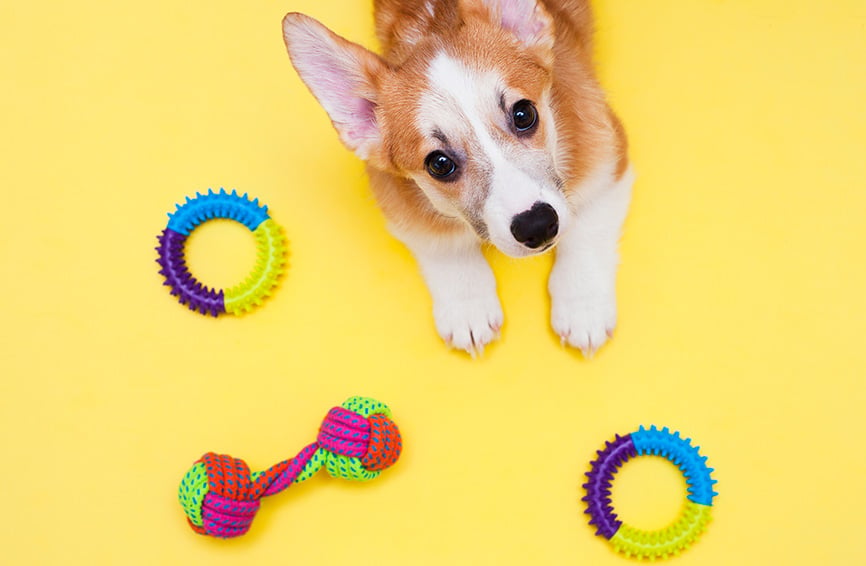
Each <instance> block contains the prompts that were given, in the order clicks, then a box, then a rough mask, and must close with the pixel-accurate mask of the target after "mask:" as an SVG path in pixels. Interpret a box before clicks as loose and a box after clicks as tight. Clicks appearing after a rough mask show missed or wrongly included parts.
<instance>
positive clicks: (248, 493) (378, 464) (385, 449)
mask: <svg viewBox="0 0 866 566" xmlns="http://www.w3.org/2000/svg"><path fill="white" fill-rule="evenodd" d="M402 449H403V442H402V439H401V437H400V430H399V429H398V428H397V425H396V424H394V422H393V421H392V420H391V410H390V409H389V408H388V406H387V405H385V404H384V403H380V402H379V401H376V400H375V399H370V398H367V397H351V398H349V399H348V400H346V402H345V403H343V404H342V405H340V406H339V407H334V408H333V409H331V410H330V411H329V412H328V414H327V416H326V417H325V420H324V422H322V425H321V426H320V427H319V435H318V438H317V439H316V441H315V442H314V443H312V444H310V445H308V446H307V447H305V448H304V449H303V450H301V451H300V452H299V453H298V455H297V456H295V457H294V458H291V459H288V460H284V461H282V462H280V463H279V464H276V465H274V466H272V467H271V468H269V469H267V470H265V471H263V472H250V468H249V466H247V464H246V462H244V461H243V460H240V459H238V458H233V457H231V456H226V455H220V454H215V453H213V452H209V453H207V454H205V455H204V456H202V457H201V458H200V459H199V460H198V461H196V462H195V464H193V466H192V468H191V469H190V470H189V471H188V472H187V473H186V475H184V477H183V479H182V480H181V482H180V489H179V492H178V499H179V500H180V504H181V506H182V507H183V509H184V512H185V513H186V516H187V521H188V522H189V525H190V526H191V527H192V529H193V530H194V531H195V532H197V533H199V534H202V535H210V536H215V537H220V538H232V537H237V536H240V535H242V534H244V533H246V532H247V531H248V530H249V528H250V525H251V524H252V522H253V518H254V517H255V516H256V512H257V511H258V510H259V501H260V499H261V498H262V497H264V496H266V495H273V494H275V493H279V492H281V491H283V490H284V489H287V488H288V487H289V486H291V485H292V484H293V483H300V482H302V481H304V480H306V479H308V478H310V477H312V476H313V475H314V474H315V473H316V472H317V471H319V470H320V469H321V468H322V467H325V469H326V470H327V471H328V473H329V474H330V475H331V476H333V477H335V478H344V479H349V480H357V481H369V480H372V479H374V478H376V477H377V476H378V475H379V474H380V473H381V471H382V470H384V469H386V468H388V467H390V466H392V465H393V464H394V463H395V462H396V461H397V459H398V458H399V457H400V452H401V451H402Z"/></svg>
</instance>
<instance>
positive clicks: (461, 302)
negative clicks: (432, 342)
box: [433, 293, 504, 357]
mask: <svg viewBox="0 0 866 566" xmlns="http://www.w3.org/2000/svg"><path fill="white" fill-rule="evenodd" d="M433 317H434V319H435V321H436V330H437V331H438V332H439V336H441V337H442V339H443V340H445V343H446V344H448V345H449V346H450V347H452V348H456V349H459V350H464V351H466V352H468V353H469V355H471V356H472V357H475V356H477V355H479V354H481V353H483V352H484V346H486V345H487V344H489V343H490V342H492V341H493V340H495V339H496V338H498V337H499V331H500V329H501V328H502V321H503V318H504V317H503V315H502V306H501V305H500V304H499V299H498V298H497V297H496V294H495V293H493V294H492V295H487V296H476V297H466V298H461V299H455V298H452V299H449V300H440V301H438V302H437V303H436V304H435V305H434V308H433Z"/></svg>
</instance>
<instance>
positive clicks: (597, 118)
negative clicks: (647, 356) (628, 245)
mask: <svg viewBox="0 0 866 566" xmlns="http://www.w3.org/2000/svg"><path fill="white" fill-rule="evenodd" d="M374 13H375V24H376V35H377V37H378V39H379V42H380V44H381V46H382V49H383V55H382V56H379V55H377V54H375V53H373V52H371V51H369V50H367V49H366V48H364V47H362V46H360V45H358V44H355V43H352V42H350V41H347V40H346V39H344V38H342V37H340V36H338V35H336V34H335V33H333V32H332V31H330V30H329V29H327V28H326V27H325V26H323V25H322V24H321V23H319V22H318V21H316V20H314V19H312V18H310V17H308V16H305V15H303V14H298V13H289V14H287V15H286V17H285V18H284V20H283V37H284V39H285V43H286V48H287V50H288V53H289V57H290V59H291V62H292V64H293V65H294V68H295V70H296V71H297V73H298V75H299V76H300V78H301V80H302V81H303V82H304V83H305V84H306V85H307V87H308V88H309V90H310V91H311V93H312V94H313V96H314V97H315V98H316V99H317V100H318V102H319V103H320V104H321V106H322V107H323V108H324V109H325V111H326V112H327V114H328V116H329V117H330V119H331V122H332V123H333V125H334V128H335V129H336V130H337V133H338V134H339V137H340V139H341V140H342V142H343V144H344V145H345V146H346V147H347V148H348V149H350V150H351V151H353V152H354V153H355V154H356V155H357V156H358V157H359V158H361V159H362V160H364V161H365V162H366V167H367V173H368V175H369V178H370V185H371V188H372V191H373V194H374V195H375V197H376V200H377V202H378V204H379V206H380V208H381V209H382V211H383V213H384V215H385V217H386V219H387V221H388V226H389V230H390V231H391V232H392V233H393V234H394V236H396V238H398V239H399V240H400V241H402V242H403V243H404V244H405V245H406V246H407V247H408V248H409V250H411V252H412V254H413V255H414V257H415V259H416V260H417V263H418V264H419V266H420V270H421V273H422V275H423V277H424V280H425V282H426V284H427V287H428V288H429V291H430V294H431V296H432V300H433V316H434V319H435V323H436V329H437V331H438V333H439V335H440V336H441V337H442V338H443V339H444V340H445V342H446V343H447V344H449V345H450V346H451V347H453V348H457V349H460V350H465V351H466V352H469V353H470V354H472V355H473V356H474V355H476V354H479V353H481V352H482V351H483V349H484V347H485V345H487V344H489V343H490V342H491V341H493V340H494V339H495V338H497V337H498V336H499V332H500V329H501V327H502V324H503V313H502V307H501V305H500V302H499V298H498V296H497V291H496V281H495V279H494V276H493V272H492V270H491V268H490V266H489V264H488V263H487V261H486V259H485V258H484V256H483V254H482V245H483V244H485V243H492V244H493V246H495V247H496V248H498V249H499V250H500V251H501V252H503V253H504V254H506V255H508V256H511V257H525V256H531V255H534V254H540V253H544V252H546V251H548V250H550V249H552V248H554V247H555V248H556V251H555V253H556V257H555V261H554V265H553V268H552V270H551V273H550V276H549V280H548V290H549V293H550V297H551V325H552V327H553V330H554V331H555V332H556V334H557V335H558V336H559V337H560V338H561V340H562V343H563V344H567V345H569V346H571V347H574V348H577V349H579V350H581V351H582V352H583V355H584V356H586V357H591V356H592V355H593V354H594V353H595V351H596V350H597V349H598V348H600V347H601V346H602V345H603V344H604V343H605V342H606V341H607V340H608V339H609V338H611V337H612V335H613V331H614V327H615V325H616V320H617V306H616V296H615V286H616V272H617V267H618V263H619V259H618V244H619V239H620V234H621V231H622V225H623V222H624V221H625V217H626V214H627V210H628V207H629V202H630V200H631V187H632V183H633V180H634V173H633V170H632V167H631V166H630V163H629V159H628V154H627V150H628V147H627V141H626V135H625V132H624V130H623V127H622V125H621V123H620V121H619V119H618V118H617V116H616V115H615V114H614V112H613V111H612V110H611V108H610V107H609V105H608V104H607V102H606V100H605V95H604V92H603V91H602V89H601V87H600V85H599V83H598V80H597V78H596V75H595V71H594V68H593V60H592V57H593V45H592V34H593V20H592V14H591V11H590V7H589V2H588V0H375V1H374Z"/></svg>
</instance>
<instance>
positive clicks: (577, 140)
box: [368, 0, 628, 234]
mask: <svg viewBox="0 0 866 566" xmlns="http://www.w3.org/2000/svg"><path fill="white" fill-rule="evenodd" d="M426 4H427V2H425V0H376V1H375V2H374V6H375V18H376V33H377V36H378V38H379V41H380V43H381V45H382V48H383V59H384V62H385V65H384V67H385V69H379V71H378V72H379V73H382V74H380V76H378V77H376V79H374V80H377V82H378V86H379V87H380V92H379V95H378V96H379V99H378V100H377V119H378V120H379V122H380V127H381V129H382V131H383V134H384V135H383V139H384V144H383V147H382V149H381V152H380V153H379V154H378V155H376V156H372V157H371V159H370V161H369V163H368V172H369V174H370V179H371V185H372V188H373V192H374V194H375V196H376V198H377V200H378V201H379V203H380V206H381V207H382V209H383V212H384V213H385V215H386V216H387V217H388V218H389V220H391V221H392V222H394V223H396V224H398V225H400V226H402V227H404V228H411V229H412V230H413V231H417V230H427V231H429V232H432V233H438V234H442V233H447V232H452V231H457V230H461V229H463V224H462V222H460V221H459V220H456V219H452V218H448V217H445V216H443V215H442V214H440V213H439V212H437V211H436V210H435V209H434V208H433V207H432V205H431V204H430V202H429V201H428V200H427V198H426V197H425V196H424V195H423V193H422V192H421V190H420V189H419V188H418V187H417V186H416V185H415V183H414V182H413V181H412V180H411V179H409V178H408V177H407V175H406V172H407V170H420V169H421V168H422V167H423V158H424V155H426V153H427V152H428V151H430V150H432V149H435V148H432V147H429V146H425V142H424V137H423V136H422V134H421V133H420V132H418V131H417V129H416V128H414V127H413V126H412V125H411V124H407V118H408V117H411V116H413V115H414V114H415V108H416V104H417V102H418V99H419V98H420V97H421V95H422V94H423V91H424V87H425V86H426V81H427V79H426V76H425V71H426V69H427V65H428V63H429V61H430V59H431V58H432V57H433V56H434V55H435V54H436V53H438V52H439V51H441V50H445V51H446V52H448V53H449V54H453V55H456V56H458V57H459V58H460V59H462V60H463V61H465V62H466V63H467V64H471V65H473V66H476V67H479V68H495V69H497V70H498V71H499V72H500V73H502V75H503V76H504V78H505V80H506V82H507V83H508V84H513V85H520V87H521V88H522V89H524V90H528V91H530V92H532V91H535V92H536V93H537V96H540V95H541V92H540V91H541V90H543V89H544V88H545V87H547V86H549V87H550V92H551V106H552V108H553V112H554V116H555V120H556V128H557V134H558V139H559V147H560V148H561V149H560V155H559V163H558V167H559V169H560V170H559V171H558V173H559V175H560V176H561V178H562V180H563V181H564V190H565V191H566V192H568V191H569V190H573V188H574V187H576V186H578V185H579V182H580V180H582V179H583V178H584V177H585V176H586V175H587V174H588V173H589V172H590V171H591V170H592V169H593V167H594V166H596V165H597V164H598V163H599V161H600V160H602V159H605V158H606V156H607V155H609V154H610V151H611V150H613V151H614V152H615V154H616V156H617V157H618V165H617V176H620V175H621V174H622V173H623V172H624V171H625V170H626V167H627V166H628V161H627V157H626V152H627V144H626V138H625V134H624V131H623V128H622V126H621V124H620V122H619V120H618V119H617V117H616V115H615V114H614V113H613V111H612V110H611V109H610V108H609V107H608V105H607V104H606V102H605V99H604V94H603V92H602V90H601V87H600V86H599V84H598V81H597V79H596V77H595V73H594V71H593V61H592V56H593V54H592V33H593V22H592V17H591V13H590V9H589V6H588V2H587V1H586V0H543V2H542V4H543V5H544V7H545V8H546V10H547V12H548V13H549V14H550V16H551V18H552V19H553V21H554V26H555V43H554V46H553V61H552V62H551V61H544V60H543V58H542V57H541V56H539V55H538V54H536V53H532V52H529V51H528V50H521V49H518V48H517V47H516V46H515V45H514V42H513V41H509V40H508V38H507V37H506V36H505V34H506V32H504V31H503V30H501V29H500V28H498V26H494V25H490V23H489V17H488V16H487V14H486V13H484V9H483V8H482V7H480V6H479V5H478V3H473V2H457V1H454V0H452V1H442V0H440V1H437V2H435V3H434V4H433V5H434V6H435V15H434V16H431V15H430V14H429V13H428V12H427V10H426V8H425V5H426ZM383 71H384V73H383ZM371 78H372V77H371ZM546 83H549V84H546ZM536 100H537V98H536ZM542 126H543V124H542ZM543 136H544V132H539V133H538V135H537V136H536V137H537V138H538V139H543Z"/></svg>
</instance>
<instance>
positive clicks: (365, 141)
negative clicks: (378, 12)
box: [291, 41, 379, 151]
mask: <svg viewBox="0 0 866 566" xmlns="http://www.w3.org/2000/svg"><path fill="white" fill-rule="evenodd" d="M322 47H326V48H325V49H323V48H322ZM328 48H330V49H328ZM291 53H292V59H293V61H294V63H295V66H296V68H297V70H298V73H299V74H300V75H301V78H302V79H303V80H304V82H305V83H306V84H307V86H308V87H309V88H310V90H311V91H312V92H313V94H314V95H315V96H316V98H317V99H318V100H319V103H320V104H321V105H322V106H323V107H324V109H325V111H326V112H327V113H328V115H329V116H330V117H331V120H332V121H333V122H334V126H335V127H336V128H337V131H338V132H339V133H340V137H341V138H342V140H343V142H344V143H345V144H346V145H347V146H349V148H350V149H352V150H353V151H357V150H359V149H361V148H363V147H364V146H367V145H369V144H370V142H375V141H377V139H378V135H379V130H378V126H377V125H376V115H375V108H376V105H375V104H374V103H373V101H372V100H368V99H367V98H365V97H364V96H363V94H359V93H364V92H365V91H367V90H369V86H368V85H367V81H366V77H364V75H363V70H362V69H361V67H360V62H359V61H358V60H357V59H355V58H354V57H353V56H352V55H351V54H350V53H348V52H347V51H343V50H340V49H338V48H336V46H333V44H331V45H329V44H327V43H326V44H324V45H322V44H321V43H312V42H310V43H304V42H300V41H299V42H295V43H294V44H293V45H292V48H291Z"/></svg>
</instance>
